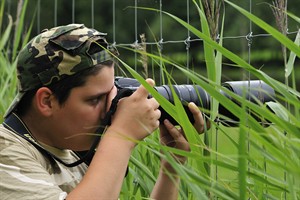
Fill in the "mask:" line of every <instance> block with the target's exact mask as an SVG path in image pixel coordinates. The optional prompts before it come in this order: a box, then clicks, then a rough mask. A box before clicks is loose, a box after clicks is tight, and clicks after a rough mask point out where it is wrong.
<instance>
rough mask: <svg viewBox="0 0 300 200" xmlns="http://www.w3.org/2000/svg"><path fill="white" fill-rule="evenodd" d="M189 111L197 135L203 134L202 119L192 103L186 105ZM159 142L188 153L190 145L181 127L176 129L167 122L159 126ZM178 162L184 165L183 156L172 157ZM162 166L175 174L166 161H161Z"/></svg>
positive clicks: (184, 159)
mask: <svg viewBox="0 0 300 200" xmlns="http://www.w3.org/2000/svg"><path fill="white" fill-rule="evenodd" d="M188 107H189V110H190V111H191V113H192V114H193V117H194V120H195V122H194V127H195V129H196V130H197V131H198V133H203V131H204V130H205V126H204V119H203V116H202V113H201V111H200V110H199V109H198V107H197V106H196V105H195V104H194V103H189V104H188ZM207 127H208V128H209V124H207ZM159 128H160V141H161V143H162V144H164V145H167V146H169V147H174V148H177V149H181V150H184V151H190V145H189V143H188V141H187V140H186V137H185V134H184V132H183V130H182V129H181V127H179V128H178V127H176V126H174V125H173V124H171V123H170V121H169V120H167V119H166V120H164V123H163V124H162V125H160V127H159ZM174 156H175V158H176V159H177V161H178V162H180V163H185V161H186V158H185V157H184V156H180V155H174ZM162 165H164V167H165V168H166V169H167V170H168V171H171V172H175V171H174V170H173V169H172V167H171V166H170V164H168V163H167V162H166V161H164V160H162Z"/></svg>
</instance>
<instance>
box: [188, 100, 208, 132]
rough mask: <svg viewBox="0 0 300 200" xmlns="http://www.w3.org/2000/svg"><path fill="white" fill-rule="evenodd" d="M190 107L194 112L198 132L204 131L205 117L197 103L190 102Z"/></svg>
mask: <svg viewBox="0 0 300 200" xmlns="http://www.w3.org/2000/svg"><path fill="white" fill-rule="evenodd" d="M188 107H189V109H190V111H191V113H192V114H193V117H194V120H195V123H194V127H195V129H196V130H197V131H198V133H203V131H204V128H205V127H204V118H203V115H202V113H201V111H200V110H199V108H198V107H197V106H196V104H195V103H193V102H190V103H189V104H188Z"/></svg>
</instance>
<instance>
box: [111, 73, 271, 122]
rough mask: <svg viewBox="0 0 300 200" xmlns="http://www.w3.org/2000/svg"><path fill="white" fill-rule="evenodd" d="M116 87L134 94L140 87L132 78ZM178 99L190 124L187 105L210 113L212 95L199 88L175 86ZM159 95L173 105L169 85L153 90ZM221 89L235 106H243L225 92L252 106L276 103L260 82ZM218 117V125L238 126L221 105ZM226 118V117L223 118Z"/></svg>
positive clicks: (165, 116) (231, 83)
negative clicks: (227, 91) (240, 98)
mask: <svg viewBox="0 0 300 200" xmlns="http://www.w3.org/2000/svg"><path fill="white" fill-rule="evenodd" d="M115 85H116V86H117V88H118V89H123V88H127V89H130V90H132V91H135V90H136V89H137V88H138V87H139V86H140V83H139V82H138V81H137V80H136V79H132V78H123V77H116V79H115ZM172 87H173V89H174V91H175V93H176V95H177V96H178V98H179V99H180V101H181V103H182V104H183V107H184V109H185V111H186V113H187V115H188V117H189V120H190V121H191V122H192V123H193V122H194V118H193V115H192V113H191V112H190V111H189V109H188V107H187V104H188V103H189V102H194V103H195V104H196V105H197V106H199V107H201V108H204V109H206V110H209V109H210V95H209V94H208V93H207V92H206V91H205V90H204V89H203V88H201V87H200V86H199V85H187V84H185V85H172ZM154 88H155V89H156V90H157V92H158V93H159V94H160V95H162V96H163V97H164V98H165V99H167V100H168V101H169V102H171V103H173V104H174V98H173V94H172V90H171V88H170V86H169V85H162V86H156V87H154ZM222 88H223V89H221V90H220V93H221V94H222V95H224V96H226V97H227V98H229V99H230V100H231V101H233V102H234V103H236V104H238V105H240V103H239V102H238V101H237V100H235V99H234V98H232V96H231V95H229V94H227V93H226V92H225V91H226V90H225V89H228V90H229V91H231V92H233V93H235V94H236V95H238V96H241V97H244V99H247V100H248V101H250V102H253V103H256V104H258V103H259V102H260V103H262V104H264V103H266V102H269V101H274V99H275V91H274V90H273V88H271V87H270V86H269V85H267V84H266V83H264V82H263V81H261V80H250V81H228V82H225V83H223V84H222ZM159 109H160V110H161V118H160V121H161V122H162V121H163V120H164V119H168V120H170V121H171V123H173V124H178V122H176V121H175V119H173V117H172V116H170V115H169V114H168V113H167V112H166V111H165V110H164V109H163V108H162V107H159ZM218 111H219V114H220V116H221V117H218V119H217V121H219V122H221V123H222V124H224V125H226V126H230V127H233V126H238V123H239V119H238V117H237V116H235V115H234V114H233V113H231V112H230V111H229V110H228V109H226V108H225V107H224V106H223V105H222V103H220V104H219V110H218ZM249 113H250V114H252V116H253V117H254V118H255V119H256V120H257V121H258V122H260V123H263V124H265V125H266V126H267V125H268V124H269V123H268V122H266V121H264V120H263V119H261V118H260V117H257V116H258V115H257V114H254V113H253V111H251V110H249ZM222 116H223V117H222Z"/></svg>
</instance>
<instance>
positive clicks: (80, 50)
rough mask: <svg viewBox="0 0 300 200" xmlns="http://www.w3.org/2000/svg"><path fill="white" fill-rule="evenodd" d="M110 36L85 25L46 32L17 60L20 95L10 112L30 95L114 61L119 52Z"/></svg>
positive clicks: (21, 53) (34, 39)
mask: <svg viewBox="0 0 300 200" xmlns="http://www.w3.org/2000/svg"><path fill="white" fill-rule="evenodd" d="M105 36H106V33H101V32H99V31H97V30H95V29H91V28H87V27H85V26H84V25H83V24H69V25H66V26H59V27H55V28H52V29H49V30H45V31H43V32H42V33H41V34H39V35H37V36H36V37H34V38H33V39H32V40H31V41H30V42H29V43H28V44H27V45H26V46H25V47H24V48H23V49H22V50H21V51H20V52H19V55H18V60H17V74H18V80H19V93H18V94H17V96H16V97H15V99H14V101H13V102H12V104H11V105H10V107H9V108H8V110H7V111H6V114H5V115H4V117H6V116H7V115H8V114H9V113H11V112H12V111H13V110H14V109H15V107H16V106H17V105H18V103H19V102H20V100H21V98H22V97H23V96H24V94H25V93H26V91H29V90H32V89H36V88H39V87H41V86H47V85H50V84H51V83H53V82H57V81H59V80H60V79H62V78H64V77H67V76H70V75H73V74H75V73H78V72H80V71H82V70H84V69H87V68H90V67H93V66H95V65H97V64H100V63H103V62H104V61H107V60H112V59H113V57H114V56H116V55H118V51H117V50H116V49H115V48H112V47H110V46H109V45H108V43H107V41H106V39H105Z"/></svg>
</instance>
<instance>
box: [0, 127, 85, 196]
mask: <svg viewBox="0 0 300 200" xmlns="http://www.w3.org/2000/svg"><path fill="white" fill-rule="evenodd" d="M72 156H73V155H71V157H72ZM0 157H1V163H0V176H1V178H3V180H5V181H3V182H2V183H1V184H0V191H4V192H5V194H7V195H13V196H14V195H23V196H19V197H20V198H18V196H14V197H16V198H15V199H24V198H25V199H26V195H27V196H28V198H29V199H30V197H31V198H32V196H31V195H34V197H37V198H35V199H42V198H41V197H43V196H44V197H43V198H45V197H50V196H51V197H55V198H56V199H60V198H59V196H61V197H63V196H64V197H65V195H66V194H67V193H69V192H70V191H71V190H73V189H74V187H76V185H77V184H78V183H79V181H80V180H81V178H82V176H83V174H84V172H85V167H84V166H78V167H75V168H74V169H71V168H67V167H64V166H62V165H60V164H59V163H57V162H54V163H53V162H50V161H49V159H48V158H47V157H46V156H44V155H43V154H42V153H41V152H39V150H37V149H36V148H35V147H34V146H33V145H32V144H31V143H30V142H28V141H27V140H25V139H24V138H22V137H20V136H18V135H17V134H15V133H13V132H11V131H9V130H8V129H6V128H5V127H3V125H0ZM72 159H75V158H72ZM76 170H77V171H76ZM75 171H76V172H75ZM78 171H80V173H79V172H78ZM74 174H75V175H76V176H74ZM16 191H18V192H16Z"/></svg>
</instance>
